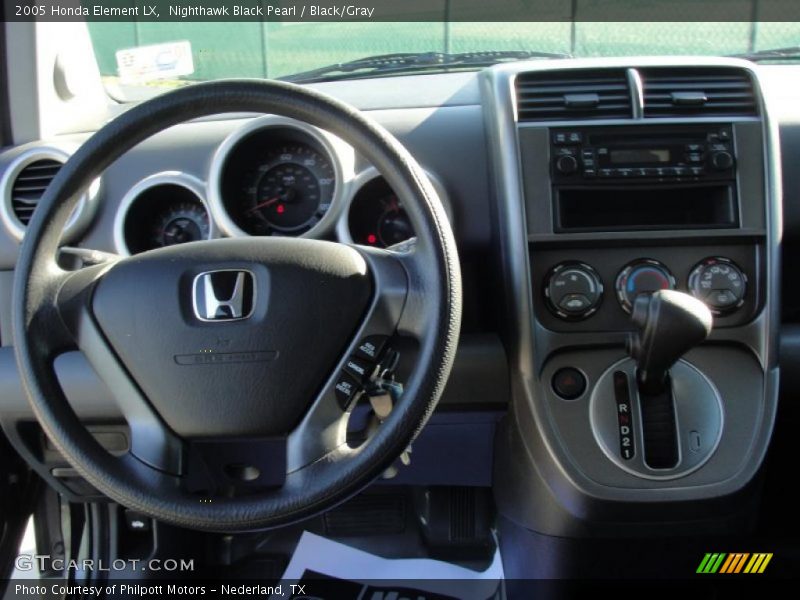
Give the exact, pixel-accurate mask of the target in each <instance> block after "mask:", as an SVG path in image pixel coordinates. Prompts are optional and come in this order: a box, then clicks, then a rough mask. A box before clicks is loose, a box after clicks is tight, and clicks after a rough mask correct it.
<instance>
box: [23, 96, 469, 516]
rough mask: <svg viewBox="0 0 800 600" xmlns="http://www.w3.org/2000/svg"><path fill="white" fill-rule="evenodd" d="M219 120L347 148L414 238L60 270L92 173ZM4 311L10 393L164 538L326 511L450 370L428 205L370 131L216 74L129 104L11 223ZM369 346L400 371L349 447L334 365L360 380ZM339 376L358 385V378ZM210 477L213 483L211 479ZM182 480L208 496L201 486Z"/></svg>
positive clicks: (446, 242) (183, 254) (394, 151)
mask: <svg viewBox="0 0 800 600" xmlns="http://www.w3.org/2000/svg"><path fill="white" fill-rule="evenodd" d="M230 112H244V113H270V114H277V115H282V116H285V117H289V118H293V119H296V120H299V121H303V122H305V123H308V124H311V125H314V126H317V127H320V128H322V129H325V130H327V131H329V132H331V133H333V134H335V135H337V136H339V137H340V138H342V139H344V140H345V141H346V142H348V143H350V144H351V145H352V146H353V147H354V148H355V150H356V151H357V152H359V153H360V154H361V155H362V156H363V157H364V158H365V159H366V160H368V161H369V162H370V163H372V164H373V165H374V166H375V167H376V168H377V169H378V171H380V173H381V174H382V175H383V176H384V177H385V178H386V180H387V182H388V183H389V185H390V186H391V188H392V189H393V190H394V191H395V193H396V194H397V196H398V198H399V199H400V201H401V202H402V203H403V206H404V207H405V208H406V211H407V213H408V216H409V218H410V220H411V223H412V225H413V227H414V231H415V232H416V242H415V243H413V244H408V245H406V246H404V247H402V248H399V249H394V250H392V249H389V250H377V249H372V248H365V247H359V246H354V245H352V246H351V245H344V244H337V243H333V242H327V241H321V240H311V239H295V238H265V237H251V238H237V239H218V240H210V241H202V242H193V243H188V244H182V245H178V246H171V247H167V248H160V249H156V250H151V251H149V252H145V253H143V254H139V255H136V256H133V257H130V258H121V257H118V256H116V255H107V256H103V255H102V254H98V255H97V256H94V257H93V260H90V261H89V262H90V263H97V264H90V265H89V266H84V267H83V268H80V269H76V270H65V269H63V268H62V267H61V266H59V265H60V263H59V261H58V253H59V238H60V237H61V232H62V231H63V228H64V225H65V224H66V222H67V220H68V218H69V216H70V214H71V212H72V210H73V208H74V207H75V205H76V203H77V201H78V199H79V197H80V195H81V193H82V191H83V190H84V189H85V188H87V187H88V186H89V185H90V183H91V182H92V181H93V180H94V179H95V178H97V177H98V176H99V175H100V174H101V173H102V172H103V171H104V170H105V169H106V168H107V167H108V166H109V165H110V164H112V163H113V162H114V161H115V160H116V159H117V158H119V157H120V156H121V155H122V154H123V153H125V152H126V151H128V150H130V149H131V148H133V147H134V146H135V145H136V144H138V143H139V142H141V141H143V140H145V139H146V138H148V137H150V136H151V135H153V134H155V133H157V132H159V131H162V130H164V129H166V128H168V127H171V126H173V125H176V124H179V123H181V122H184V121H186V120H189V119H194V118H198V117H204V116H208V115H215V114H219V113H230ZM98 257H99V258H98ZM90 258H92V257H90ZM13 301H14V310H15V312H14V318H13V333H14V340H15V354H16V358H17V364H18V368H19V373H20V377H21V379H22V383H23V388H24V390H25V392H26V394H27V397H28V399H29V401H30V403H31V405H32V407H33V411H34V413H35V415H36V418H37V419H38V421H39V423H40V424H41V426H42V428H43V429H44V431H45V433H46V434H47V436H48V437H49V438H50V439H51V440H52V442H53V443H54V444H55V446H56V447H57V448H58V449H59V450H60V451H61V453H62V454H63V455H64V457H65V458H66V460H67V461H68V462H69V463H70V464H71V465H72V466H73V467H74V468H75V469H76V470H77V471H78V472H79V473H80V474H81V475H82V476H83V477H85V478H86V480H87V481H88V482H89V483H91V484H92V485H93V486H95V487H96V488H97V489H98V490H99V491H100V492H102V493H103V494H105V495H107V496H108V497H110V498H111V499H113V500H115V501H117V502H119V503H120V504H122V505H124V506H127V507H129V508H131V509H134V510H138V511H141V512H143V513H145V514H148V515H150V516H152V517H154V518H156V519H159V520H161V521H165V522H168V523H172V524H175V525H178V526H183V527H189V528H194V529H203V530H211V531H238V530H255V529H266V528H270V527H275V526H279V525H284V524H287V523H290V522H294V521H298V520H301V519H304V518H307V517H310V516H312V515H314V514H317V513H319V512H321V511H324V510H326V509H329V508H331V507H333V506H334V505H336V504H337V503H340V502H342V501H344V500H346V499H347V498H349V497H350V496H352V495H354V494H356V493H357V492H359V491H360V490H361V489H363V488H364V487H365V486H366V485H367V484H369V483H370V482H371V481H372V480H374V479H375V478H376V477H377V476H379V475H380V474H381V473H382V472H383V471H384V470H385V469H386V468H387V467H388V466H389V465H390V464H391V463H392V462H393V461H395V460H396V459H397V458H398V457H399V456H400V455H401V454H402V453H403V452H404V451H405V450H406V448H407V447H408V445H409V444H410V442H411V441H412V440H413V439H414V437H415V436H416V435H417V434H418V433H419V431H420V430H421V428H422V427H423V426H424V424H425V422H426V420H427V418H428V417H429V416H430V414H431V412H432V411H433V409H434V408H435V407H436V404H437V401H438V399H439V397H440V395H441V393H442V390H443V387H444V385H445V383H446V381H447V377H448V374H449V372H450V368H451V365H452V362H453V358H454V354H455V350H456V345H457V341H458V332H459V327H460V319H461V282H460V271H459V262H458V255H457V251H456V246H455V242H454V239H453V234H452V231H451V228H450V225H449V222H448V220H447V216H446V214H445V212H444V209H443V208H442V205H441V203H440V201H439V199H438V197H437V195H436V192H435V191H434V189H433V188H432V186H431V185H430V183H429V182H428V179H427V177H426V175H425V174H424V172H423V170H422V169H421V168H420V166H419V165H418V164H417V162H416V161H415V160H414V159H413V158H412V156H411V155H410V154H409V153H408V152H407V151H406V150H405V148H403V146H402V145H401V144H400V143H399V142H398V141H397V140H396V139H394V138H393V137H392V136H391V135H390V134H389V133H388V132H387V131H386V130H384V129H383V128H382V127H381V126H379V125H378V124H377V123H375V122H374V121H372V120H371V119H370V118H368V117H367V116H365V115H364V114H362V113H360V112H359V111H358V110H356V109H354V108H352V107H350V106H348V105H346V104H343V103H341V102H339V101H337V100H334V99H332V98H330V97H328V96H326V95H323V94H321V93H319V92H316V91H312V90H309V89H305V88H301V87H298V86H295V85H292V84H286V83H281V82H274V81H255V80H253V81H249V80H241V81H238V80H231V81H219V82H211V83H202V84H196V85H192V86H188V87H186V88H181V89H179V90H176V91H173V92H170V93H166V94H164V95H161V96H159V97H157V98H155V99H152V100H150V101H147V102H143V103H141V104H139V105H137V106H134V107H133V108H131V109H130V110H128V111H126V112H125V113H123V114H122V115H120V116H118V117H117V118H115V119H114V120H113V121H111V122H110V123H108V124H107V125H106V126H104V127H103V128H102V129H100V130H99V131H98V132H97V133H96V134H94V135H93V136H92V137H91V138H90V139H89V140H88V141H86V143H85V144H83V145H82V146H81V147H80V148H79V149H78V151H77V152H76V153H75V154H74V155H73V156H72V157H71V158H70V159H69V160H68V161H67V163H66V164H65V165H64V167H63V168H62V169H61V171H60V172H59V173H58V175H57V176H56V177H55V179H54V180H53V181H52V183H51V184H50V187H49V188H48V190H47V192H46V193H45V195H44V196H43V197H42V199H41V201H40V205H39V208H38V209H37V210H36V213H35V215H34V216H33V219H32V220H31V222H30V224H29V226H28V229H27V232H26V234H25V238H24V241H23V244H22V247H21V250H20V254H19V259H18V262H17V268H16V273H15V279H14V295H13ZM387 337H388V339H389V344H392V340H396V339H400V340H404V341H408V342H410V344H409V345H410V346H411V347H413V348H414V350H413V352H412V356H413V357H414V359H413V368H412V369H411V370H410V371H409V373H410V374H409V375H408V376H407V380H406V381H405V382H404V384H405V391H404V393H403V394H402V396H401V397H400V399H399V401H397V402H396V403H395V406H394V407H393V408H392V410H391V412H390V413H389V414H388V416H387V417H386V418H385V419H384V420H383V421H382V422H381V424H380V425H379V426H378V427H377V428H375V429H374V431H373V433H372V434H371V435H370V436H369V438H368V439H367V441H366V442H364V443H362V444H361V445H359V446H356V447H352V446H351V445H349V444H348V443H347V440H346V429H347V420H348V416H349V414H350V409H351V407H350V406H348V405H347V404H346V403H343V402H342V401H341V394H339V395H337V390H336V387H337V384H339V383H341V377H342V375H341V373H342V372H343V369H345V370H346V369H347V368H348V367H353V366H354V365H355V366H356V367H357V366H358V364H361V366H362V368H365V369H366V371H370V370H371V369H373V368H375V365H374V364H373V363H371V362H370V361H369V360H365V361H362V362H361V363H359V361H358V359H354V358H353V357H354V356H358V354H359V352H360V350H361V351H363V348H362V345H363V344H364V341H365V340H379V341H380V340H384V339H386V338H387ZM377 345H380V344H377ZM372 346H373V347H375V346H376V344H372ZM76 349H77V350H80V351H82V352H83V353H84V354H85V355H86V357H87V359H88V360H89V362H90V363H91V364H92V366H93V367H94V369H95V370H96V372H97V373H98V375H99V376H100V378H101V379H102V380H104V381H105V382H106V384H107V385H108V388H109V390H111V392H112V394H113V396H114V400H115V401H116V402H117V403H118V404H119V406H120V408H121V410H122V413H123V415H124V416H125V419H126V421H127V424H128V427H129V434H130V445H129V451H128V452H126V453H125V454H123V455H122V456H119V455H112V454H110V453H109V452H107V451H106V450H105V449H104V448H103V447H102V446H101V445H100V444H99V443H98V441H97V440H96V439H95V438H94V437H93V436H92V435H91V434H90V432H89V431H88V430H87V429H86V427H85V425H84V424H83V423H82V422H81V420H80V419H79V417H78V416H77V415H76V413H75V412H74V410H73V409H72V408H71V407H70V405H69V403H68V401H67V399H66V397H65V394H64V392H63V390H62V388H61V386H60V385H59V381H58V378H57V376H56V373H55V368H54V360H55V358H56V357H57V356H58V355H59V354H61V353H63V352H65V351H69V350H76ZM365 365H366V367H365ZM350 381H351V384H353V385H355V386H356V387H357V385H358V379H357V378H356V379H354V380H352V379H351V380H350ZM354 382H355V383H354ZM340 391H341V390H340ZM270 458H271V459H275V460H272V462H270V461H267V460H266V459H270ZM276 461H277V462H278V464H279V466H280V468H279V469H278V470H279V471H280V473H279V475H280V476H279V477H272V478H269V480H268V481H267V482H266V483H265V484H264V485H258V483H259V478H261V477H264V473H263V472H262V469H260V468H259V465H262V466H263V465H264V464H266V463H269V464H273V465H274V463H275V462H276ZM284 465H285V467H284ZM217 467H224V468H223V472H224V473H225V475H224V476H223V479H224V478H225V477H228V478H230V481H220V480H219V472H220V471H219V469H218V468H217ZM263 468H264V469H266V470H269V469H273V470H274V466H273V467H269V466H266V467H263ZM197 481H201V482H203V483H202V485H208V486H209V487H206V488H205V491H203V490H202V489H200V488H199V487H198V486H199V485H200V486H201V487H202V485H201V484H198V483H196V482H197ZM193 482H194V483H193ZM208 482H210V483H208Z"/></svg>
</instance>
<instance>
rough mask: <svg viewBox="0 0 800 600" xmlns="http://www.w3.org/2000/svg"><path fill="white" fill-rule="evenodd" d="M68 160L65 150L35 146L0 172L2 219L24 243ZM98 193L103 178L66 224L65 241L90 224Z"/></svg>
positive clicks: (10, 231) (79, 204) (13, 234)
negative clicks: (35, 217)
mask: <svg viewBox="0 0 800 600" xmlns="http://www.w3.org/2000/svg"><path fill="white" fill-rule="evenodd" d="M69 157H70V154H69V152H68V151H67V150H64V149H62V148H59V147H53V146H36V147H34V148H30V149H28V150H26V151H25V152H22V153H21V154H18V155H17V156H16V157H15V158H14V159H13V160H12V161H11V162H9V163H8V164H6V165H5V169H3V170H0V175H2V177H0V220H2V222H3V225H5V228H6V230H7V231H8V232H9V233H10V234H11V235H12V236H14V237H15V238H16V239H18V240H21V239H22V237H23V236H24V235H25V230H26V229H27V227H28V225H29V224H30V221H31V217H32V216H33V213H34V211H35V210H36V207H37V206H38V204H39V202H40V201H41V199H42V196H44V193H45V190H47V188H48V186H49V185H50V183H51V182H52V181H53V179H54V178H55V176H56V174H57V173H58V172H59V170H60V169H61V167H62V166H63V165H64V163H66V162H67V160H68V159H69ZM99 190H100V179H96V180H95V181H93V182H92V184H91V185H90V186H89V189H88V190H87V192H86V193H85V194H84V195H83V196H82V197H81V198H80V200H79V201H78V204H77V206H76V207H75V210H74V211H73V212H72V216H70V218H69V220H68V221H67V226H66V227H65V228H64V236H63V239H62V241H63V242H65V243H66V242H69V241H71V240H72V239H74V237H75V236H76V235H77V234H79V233H80V232H82V231H83V230H84V229H85V228H86V226H87V225H88V224H89V223H90V222H91V219H92V217H93V216H94V213H95V211H96V209H97V205H98V202H97V198H98V192H99Z"/></svg>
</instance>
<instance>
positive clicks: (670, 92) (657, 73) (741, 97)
mask: <svg viewBox="0 0 800 600" xmlns="http://www.w3.org/2000/svg"><path fill="white" fill-rule="evenodd" d="M641 76H642V84H643V95H644V116H645V117H693V116H708V117H716V116H720V117H723V116H724V117H728V116H731V117H732V116H755V115H757V114H758V107H757V104H756V97H755V91H754V89H753V82H752V80H751V79H750V76H749V74H748V73H747V72H746V71H744V70H742V69H736V68H726V67H688V68H652V69H643V70H642V71H641Z"/></svg>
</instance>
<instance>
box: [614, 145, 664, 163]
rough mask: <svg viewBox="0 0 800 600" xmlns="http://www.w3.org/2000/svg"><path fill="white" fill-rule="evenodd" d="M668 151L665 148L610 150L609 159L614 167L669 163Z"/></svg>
mask: <svg viewBox="0 0 800 600" xmlns="http://www.w3.org/2000/svg"><path fill="white" fill-rule="evenodd" d="M670 154H671V153H670V151H669V150H668V149H666V148H662V149H653V148H630V149H624V150H610V151H609V159H610V162H611V164H615V165H635V164H639V165H649V164H656V163H668V162H670Z"/></svg>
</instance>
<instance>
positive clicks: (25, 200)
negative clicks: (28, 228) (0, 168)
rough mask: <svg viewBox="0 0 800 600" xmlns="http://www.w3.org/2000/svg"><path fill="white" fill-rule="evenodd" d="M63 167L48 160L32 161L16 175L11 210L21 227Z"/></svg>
mask: <svg viewBox="0 0 800 600" xmlns="http://www.w3.org/2000/svg"><path fill="white" fill-rule="evenodd" d="M62 166H64V165H63V164H62V163H60V162H59V161H57V160H52V159H49V158H46V159H40V160H36V161H33V162H32V163H30V164H28V165H26V166H25V167H24V168H23V169H22V170H21V171H20V172H19V174H18V175H17V178H16V179H15V180H14V183H13V184H12V186H11V209H12V211H13V212H14V216H15V217H16V218H17V219H18V220H19V222H20V223H22V225H27V224H28V222H29V221H30V220H31V217H32V216H33V211H34V210H35V209H36V205H37V204H39V200H41V198H42V196H43V195H44V191H45V190H46V189H47V186H48V185H50V182H51V181H52V180H53V178H54V177H55V176H56V173H58V171H59V170H60V169H61V167H62Z"/></svg>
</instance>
